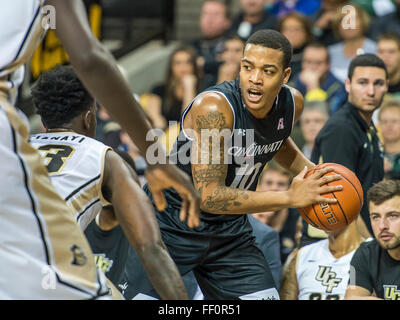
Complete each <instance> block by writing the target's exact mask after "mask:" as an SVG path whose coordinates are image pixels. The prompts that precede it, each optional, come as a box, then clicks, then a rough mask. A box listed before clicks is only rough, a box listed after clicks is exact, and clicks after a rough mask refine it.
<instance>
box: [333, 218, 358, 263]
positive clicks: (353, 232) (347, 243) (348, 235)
mask: <svg viewBox="0 0 400 320" xmlns="http://www.w3.org/2000/svg"><path fill="white" fill-rule="evenodd" d="M362 241H363V239H362V237H361V235H360V233H359V232H358V229H357V224H356V223H354V222H353V223H351V224H350V225H349V226H348V227H346V229H344V230H343V231H342V232H340V233H338V234H331V235H329V250H330V251H331V253H332V255H333V256H334V257H335V258H340V257H343V256H345V255H346V254H348V253H350V252H352V251H353V250H356V249H357V248H358V247H359V246H360V244H361V242H362Z"/></svg>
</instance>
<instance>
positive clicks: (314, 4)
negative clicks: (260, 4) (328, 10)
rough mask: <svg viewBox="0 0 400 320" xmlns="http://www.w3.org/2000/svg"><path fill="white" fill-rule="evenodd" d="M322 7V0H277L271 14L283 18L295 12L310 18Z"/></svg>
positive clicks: (270, 10)
mask: <svg viewBox="0 0 400 320" xmlns="http://www.w3.org/2000/svg"><path fill="white" fill-rule="evenodd" d="M320 7H321V1H320V0H291V1H287V0H276V1H275V3H274V5H273V6H272V8H270V9H269V12H271V13H273V14H274V15H276V16H277V17H278V18H281V17H283V16H285V15H287V14H288V13H291V12H293V11H296V12H299V13H302V14H304V15H307V16H310V15H312V14H314V13H315V12H316V11H317V10H318V9H319V8H320Z"/></svg>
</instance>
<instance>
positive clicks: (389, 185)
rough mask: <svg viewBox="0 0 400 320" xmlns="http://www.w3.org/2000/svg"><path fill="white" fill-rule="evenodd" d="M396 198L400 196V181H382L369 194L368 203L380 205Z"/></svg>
mask: <svg viewBox="0 0 400 320" xmlns="http://www.w3.org/2000/svg"><path fill="white" fill-rule="evenodd" d="M396 196H400V180H382V181H380V182H378V183H376V184H374V185H373V186H372V187H371V188H370V189H369V190H368V192H367V199H368V203H370V202H372V203H373V204H376V205H380V204H382V203H383V202H385V201H387V200H390V199H392V198H394V197H396Z"/></svg>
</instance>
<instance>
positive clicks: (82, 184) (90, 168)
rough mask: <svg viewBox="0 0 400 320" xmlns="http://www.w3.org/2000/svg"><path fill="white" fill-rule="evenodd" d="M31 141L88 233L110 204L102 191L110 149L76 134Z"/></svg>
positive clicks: (39, 136) (38, 136) (44, 136)
mask: <svg viewBox="0 0 400 320" xmlns="http://www.w3.org/2000/svg"><path fill="white" fill-rule="evenodd" d="M30 142H31V144H32V145H33V146H34V147H35V148H36V149H38V151H39V153H40V155H41V156H42V158H43V161H44V165H45V166H46V168H47V171H48V172H49V176H50V180H51V182H52V184H53V185H54V187H55V188H56V190H57V191H58V193H59V194H60V195H61V197H62V198H63V199H64V200H65V201H66V202H67V204H68V205H69V206H70V207H72V208H73V210H74V215H75V219H76V221H77V222H78V224H79V225H80V226H81V228H82V229H83V230H85V229H86V227H87V226H88V224H89V223H90V222H91V221H92V220H93V219H94V218H95V216H96V215H97V214H98V213H99V212H100V210H101V208H102V207H103V206H105V205H110V203H109V202H108V201H107V200H105V199H104V197H103V194H102V192H101V184H102V181H103V171H104V159H105V154H106V152H107V150H109V149H110V147H108V146H106V145H104V144H103V143H101V142H99V141H97V140H95V139H91V138H89V137H86V136H83V135H80V134H77V133H74V132H67V133H65V132H59V133H56V132H53V133H44V134H36V135H33V136H31V138H30Z"/></svg>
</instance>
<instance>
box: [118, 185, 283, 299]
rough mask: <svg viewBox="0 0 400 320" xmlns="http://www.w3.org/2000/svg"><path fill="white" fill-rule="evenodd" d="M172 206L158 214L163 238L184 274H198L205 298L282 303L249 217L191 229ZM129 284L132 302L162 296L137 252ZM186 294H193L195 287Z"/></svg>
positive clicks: (127, 289)
mask: <svg viewBox="0 0 400 320" xmlns="http://www.w3.org/2000/svg"><path fill="white" fill-rule="evenodd" d="M145 191H146V192H147V193H148V194H149V192H148V190H146V189H145ZM149 196H150V195H149ZM167 203H168V204H167V209H166V210H165V211H164V212H161V213H160V212H157V210H156V215H157V220H158V223H159V227H160V230H161V234H162V239H163V241H164V243H165V245H166V246H167V248H168V252H169V254H170V255H171V257H172V259H173V260H174V262H175V263H176V265H177V267H178V269H179V271H180V273H181V275H185V274H187V273H189V272H190V271H193V274H194V276H195V278H196V280H197V282H198V284H199V286H200V288H201V290H202V292H203V294H204V297H205V298H206V299H238V298H241V299H246V298H249V299H274V298H275V299H278V298H279V296H278V292H277V290H276V287H275V283H274V280H273V278H272V275H271V271H270V269H269V267H268V264H267V262H266V260H265V257H264V255H263V253H262V252H261V250H260V249H259V248H258V246H257V245H256V243H255V237H254V236H253V234H252V227H251V225H250V223H249V221H248V219H247V215H240V216H238V217H237V219H234V220H230V221H212V222H210V221H202V222H201V225H200V227H199V228H196V229H193V230H192V229H190V228H188V227H187V226H186V224H185V223H183V222H181V221H179V207H177V206H176V205H175V204H173V205H171V201H168V200H167ZM125 281H126V283H125V291H124V296H125V297H126V298H127V299H132V298H134V297H135V296H136V295H137V294H139V293H144V294H147V295H150V296H153V297H157V298H158V297H159V296H158V295H157V294H156V292H155V290H154V289H153V288H152V286H151V284H150V282H149V280H148V278H147V276H146V273H145V271H144V270H143V268H142V266H141V265H140V262H139V259H138V258H137V256H136V257H134V253H133V254H132V252H131V254H130V255H129V257H128V262H127V266H126V271H125ZM185 284H187V282H186V283H185ZM187 289H188V292H189V295H190V293H191V292H192V291H193V290H192V289H193V288H188V286H187Z"/></svg>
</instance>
